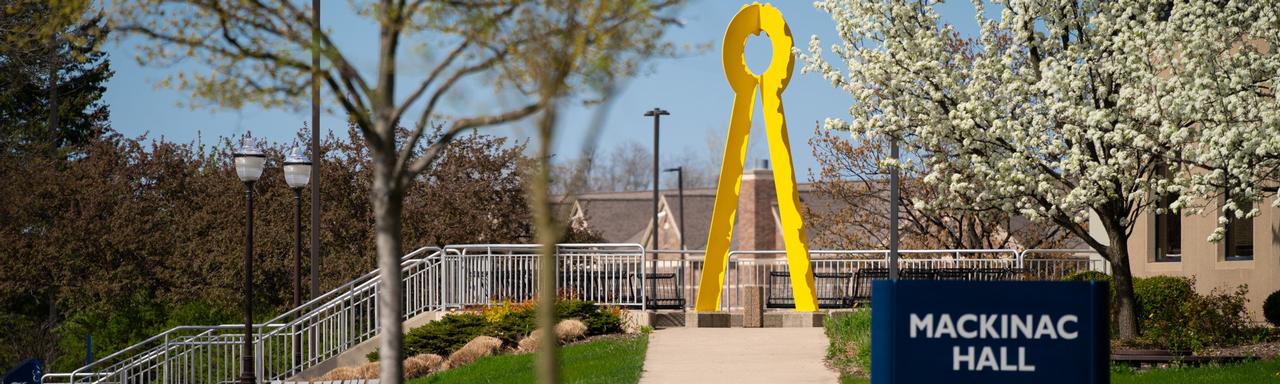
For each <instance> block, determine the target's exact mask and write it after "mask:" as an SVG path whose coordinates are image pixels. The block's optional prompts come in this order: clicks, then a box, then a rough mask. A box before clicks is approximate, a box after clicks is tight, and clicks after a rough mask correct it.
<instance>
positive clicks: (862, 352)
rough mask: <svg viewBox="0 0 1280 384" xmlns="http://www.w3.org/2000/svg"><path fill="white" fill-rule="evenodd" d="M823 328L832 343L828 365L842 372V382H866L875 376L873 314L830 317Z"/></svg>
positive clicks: (866, 311) (858, 313) (828, 346)
mask: <svg viewBox="0 0 1280 384" xmlns="http://www.w3.org/2000/svg"><path fill="white" fill-rule="evenodd" d="M822 325H823V327H824V328H826V333H827V339H828V340H830V343H828V344H827V361H830V362H831V366H832V367H835V369H836V371H838V372H840V382H841V383H860V382H866V375H867V373H869V372H871V348H869V347H868V346H870V345H871V311H868V310H861V311H855V312H853V313H852V314H848V315H841V316H832V317H828V318H827V320H826V321H825V322H823V324H822Z"/></svg>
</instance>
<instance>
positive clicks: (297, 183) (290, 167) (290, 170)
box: [284, 147, 311, 308]
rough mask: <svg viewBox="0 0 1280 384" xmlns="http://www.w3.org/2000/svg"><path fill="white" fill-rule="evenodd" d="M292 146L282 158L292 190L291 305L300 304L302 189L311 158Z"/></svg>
mask: <svg viewBox="0 0 1280 384" xmlns="http://www.w3.org/2000/svg"><path fill="white" fill-rule="evenodd" d="M302 152H303V151H302V148H300V147H293V149H292V150H290V151H289V156H288V157H286V158H285V159H284V181H285V183H286V184H289V189H292V190H293V306H294V307H295V308H296V307H298V306H301V305H302V189H303V188H306V187H307V182H309V181H311V160H310V159H307V157H306V156H303V154H302Z"/></svg>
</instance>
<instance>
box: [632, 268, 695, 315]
mask: <svg viewBox="0 0 1280 384" xmlns="http://www.w3.org/2000/svg"><path fill="white" fill-rule="evenodd" d="M644 280H645V281H643V282H642V283H643V284H644V288H643V289H646V290H650V287H652V288H653V289H651V292H650V293H649V297H648V298H647V299H645V307H647V308H648V309H684V304H685V301H684V295H683V294H682V292H683V291H684V290H683V289H681V287H680V281H679V280H678V279H676V274H675V273H670V272H667V273H648V274H646V275H645V276H644Z"/></svg>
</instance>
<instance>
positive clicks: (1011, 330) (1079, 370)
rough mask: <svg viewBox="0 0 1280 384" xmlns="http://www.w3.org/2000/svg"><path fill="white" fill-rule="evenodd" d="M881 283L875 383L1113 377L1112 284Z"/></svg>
mask: <svg viewBox="0 0 1280 384" xmlns="http://www.w3.org/2000/svg"><path fill="white" fill-rule="evenodd" d="M871 285H872V289H871V307H872V311H871V382H872V383H874V384H890V383H1043V384H1053V383H1064V384H1065V383H1071V384H1078V383H1107V382H1109V379H1110V377H1109V369H1108V364H1109V360H1110V352H1111V343H1110V331H1111V329H1110V322H1109V318H1110V312H1109V310H1108V308H1109V305H1108V301H1109V300H1110V297H1109V295H1110V293H1109V290H1108V288H1107V283H1105V282H1083V281H1082V282H1048V281H980V282H979V281H927V280H899V281H896V282H895V281H889V280H877V281H874V282H872V284H871Z"/></svg>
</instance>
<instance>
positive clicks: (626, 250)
mask: <svg viewBox="0 0 1280 384" xmlns="http://www.w3.org/2000/svg"><path fill="white" fill-rule="evenodd" d="M539 252H541V248H540V246H537V245H512V244H480V245H459V246H449V247H446V248H445V253H444V262H445V263H446V265H447V266H448V268H447V270H448V271H450V272H449V273H450V274H449V275H448V276H446V284H448V285H449V286H450V287H452V288H453V289H452V290H450V292H449V295H448V298H447V299H446V300H447V301H446V305H447V306H448V307H450V308H465V307H471V306H483V305H490V304H496V303H501V302H520V301H528V300H532V299H534V297H535V296H536V295H537V293H538V271H539V270H540V268H539V266H538V256H539ZM556 255H557V257H556V286H557V287H556V288H557V292H558V293H559V297H561V298H572V299H579V300H585V301H592V302H595V303H597V304H601V305H611V306H635V307H643V306H644V298H645V292H644V291H643V290H642V289H641V287H640V284H639V282H640V281H644V278H645V273H646V269H645V268H644V248H643V247H641V246H640V245H639V244H559V245H557V246H556Z"/></svg>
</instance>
